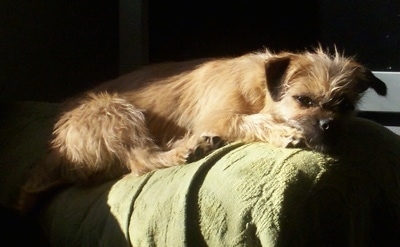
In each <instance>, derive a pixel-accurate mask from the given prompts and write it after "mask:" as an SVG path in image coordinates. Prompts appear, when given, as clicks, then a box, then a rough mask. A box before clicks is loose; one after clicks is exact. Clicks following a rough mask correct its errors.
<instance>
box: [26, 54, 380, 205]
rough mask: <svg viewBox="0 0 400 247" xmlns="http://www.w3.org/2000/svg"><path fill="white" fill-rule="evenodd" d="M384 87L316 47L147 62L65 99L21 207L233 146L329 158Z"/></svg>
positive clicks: (344, 59) (345, 60)
mask: <svg viewBox="0 0 400 247" xmlns="http://www.w3.org/2000/svg"><path fill="white" fill-rule="evenodd" d="M368 88H371V89H373V90H375V91H376V93H377V94H379V95H386V91H387V88H386V85H385V83H384V82H382V81H381V80H379V79H378V78H377V77H375V76H374V75H373V73H372V72H371V71H370V70H368V69H367V68H366V67H364V66H363V65H361V64H360V63H358V62H357V61H356V60H355V59H354V58H352V57H345V56H344V55H343V54H340V53H339V52H338V51H337V50H336V49H335V51H334V52H332V53H330V52H329V51H328V50H323V49H322V48H321V47H318V48H316V49H313V50H312V51H307V50H306V51H303V52H298V53H292V52H279V53H273V52H271V51H269V50H268V49H266V50H263V51H257V52H253V53H248V54H244V55H242V56H239V57H232V58H211V59H198V60H193V61H186V62H173V63H164V64H159V65H150V66H147V67H145V68H142V69H139V70H137V71H133V72H132V73H129V74H127V75H124V76H122V77H119V78H117V79H115V80H111V81H108V82H105V83H103V84H101V85H100V86H98V87H96V88H94V89H92V90H90V91H89V92H86V93H84V94H83V95H80V96H79V97H77V98H74V99H72V100H70V101H68V102H67V103H66V104H65V107H64V110H63V112H62V114H61V115H60V117H59V118H58V119H57V121H56V123H55V126H54V132H53V136H52V140H51V142H50V147H49V151H48V155H47V156H46V157H45V158H44V159H43V160H42V161H41V162H39V163H38V164H37V165H36V166H35V167H34V168H33V170H32V174H31V175H30V177H29V178H28V179H27V182H26V183H25V185H24V186H23V188H22V193H21V197H20V203H19V205H20V208H26V207H28V205H29V202H28V201H29V199H27V198H31V197H35V196H36V195H39V194H40V193H42V192H44V191H47V190H49V189H51V188H53V187H56V186H58V185H60V184H92V183H97V182H102V181H106V180H109V179H115V178H118V177H121V176H123V175H125V174H128V173H133V174H136V175H142V174H145V173H147V172H149V171H152V170H155V169H161V168H165V167H171V166H176V165H181V164H185V163H188V162H191V161H194V160H197V159H199V158H201V157H202V156H204V155H207V154H208V153H209V152H211V151H212V150H214V149H216V148H219V147H221V146H222V145H224V144H226V143H231V142H238V141H240V142H266V143H269V144H271V145H272V146H276V147H302V148H308V149H312V150H316V151H319V152H327V151H328V150H329V149H330V147H331V146H332V145H333V143H334V140H335V138H336V137H337V136H338V133H339V132H340V131H341V130H342V129H343V126H344V125H345V123H346V119H348V118H349V117H350V116H351V115H353V113H354V111H355V109H356V106H357V103H358V102H359V100H360V98H361V97H362V95H363V93H364V92H365V91H366V90H367V89H368Z"/></svg>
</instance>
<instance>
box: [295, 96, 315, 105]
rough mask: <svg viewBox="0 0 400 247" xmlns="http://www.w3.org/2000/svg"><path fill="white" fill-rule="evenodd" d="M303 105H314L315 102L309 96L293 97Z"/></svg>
mask: <svg viewBox="0 0 400 247" xmlns="http://www.w3.org/2000/svg"><path fill="white" fill-rule="evenodd" d="M293 98H294V99H295V100H296V101H297V102H298V103H299V104H300V105H301V106H303V107H313V106H315V105H316V104H315V102H314V101H313V100H312V99H311V98H310V97H308V96H304V95H297V96H294V97H293Z"/></svg>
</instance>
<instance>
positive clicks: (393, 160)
mask: <svg viewBox="0 0 400 247" xmlns="http://www.w3.org/2000/svg"><path fill="white" fill-rule="evenodd" d="M1 110H2V117H1V120H0V124H1V125H0V126H1V129H0V131H1V139H2V141H1V146H0V148H1V150H0V152H1V156H0V169H1V170H0V171H1V173H0V174H1V175H0V176H1V179H0V188H1V195H0V203H1V205H2V206H4V207H5V208H9V207H11V205H12V203H13V200H15V196H16V194H17V193H18V189H19V186H20V185H21V184H22V183H23V181H24V178H25V173H26V171H27V169H29V167H30V166H31V165H32V164H33V163H34V162H35V160H36V159H38V158H40V157H41V156H42V155H43V154H44V153H45V151H46V141H47V139H48V137H49V135H50V133H51V130H52V124H53V120H54V118H55V116H56V115H57V113H58V104H56V103H47V102H8V103H3V104H2V109H1ZM342 139H343V140H342V141H341V145H340V148H339V150H340V152H339V153H338V154H337V155H328V154H321V153H318V152H314V151H309V150H303V149H297V148H274V147H271V146H269V145H268V144H266V143H247V144H246V143H232V144H229V145H227V146H225V147H223V148H221V149H218V150H216V151H214V152H213V153H211V154H210V155H208V156H207V157H205V158H203V159H201V160H199V161H197V162H194V163H191V164H187V165H182V166H176V167H171V168H167V169H162V170H158V171H153V172H150V173H148V174H146V175H143V176H140V177H136V176H133V175H129V174H128V175H126V176H124V177H122V178H120V179H117V180H113V181H109V182H107V183H104V184H101V185H96V186H86V187H78V186H71V187H68V188H65V189H63V190H61V191H58V192H57V193H55V194H54V195H53V196H52V197H51V198H49V199H48V201H46V203H44V204H43V205H42V207H41V208H40V210H38V212H36V214H35V215H33V216H32V217H33V219H34V221H35V224H34V225H32V227H35V230H37V229H39V230H40V232H41V233H42V234H43V236H44V237H45V239H46V242H47V243H48V244H49V245H50V246H59V247H60V246H135V247H140V246H400V234H399V233H400V186H399V185H400V137H399V136H398V135H396V134H394V133H393V132H391V131H390V130H388V129H387V128H385V127H384V126H382V125H380V124H378V123H376V122H373V121H371V120H367V119H365V118H357V117H356V118H354V119H353V120H352V121H351V122H350V124H349V126H348V128H347V129H346V132H345V135H344V137H343V138H342ZM20 235H21V236H22V237H23V236H24V234H23V233H21V234H20Z"/></svg>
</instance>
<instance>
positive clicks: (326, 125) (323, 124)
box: [319, 119, 332, 131]
mask: <svg viewBox="0 0 400 247" xmlns="http://www.w3.org/2000/svg"><path fill="white" fill-rule="evenodd" d="M319 127H320V128H321V130H323V131H329V130H330V129H331V128H332V119H321V120H319Z"/></svg>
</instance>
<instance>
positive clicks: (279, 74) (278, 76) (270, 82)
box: [265, 56, 290, 101]
mask: <svg viewBox="0 0 400 247" xmlns="http://www.w3.org/2000/svg"><path fill="white" fill-rule="evenodd" d="M289 64H290V57H288V56H286V57H276V58H275V57H274V58H271V59H269V60H267V62H266V63H265V76H266V80H267V88H268V91H269V93H270V95H271V97H272V99H273V100H274V101H279V100H280V97H281V92H282V87H281V85H282V82H283V79H284V75H285V72H286V70H287V68H288V67H289Z"/></svg>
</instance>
